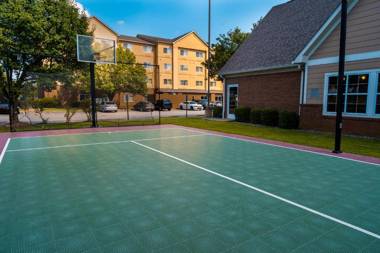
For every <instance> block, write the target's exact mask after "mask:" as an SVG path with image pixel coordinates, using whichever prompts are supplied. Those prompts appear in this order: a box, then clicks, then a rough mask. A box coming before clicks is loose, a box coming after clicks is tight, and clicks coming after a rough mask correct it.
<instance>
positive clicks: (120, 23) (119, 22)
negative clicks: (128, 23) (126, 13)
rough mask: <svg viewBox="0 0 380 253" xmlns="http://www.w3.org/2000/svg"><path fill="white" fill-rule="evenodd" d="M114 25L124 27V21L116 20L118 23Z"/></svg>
mask: <svg viewBox="0 0 380 253" xmlns="http://www.w3.org/2000/svg"><path fill="white" fill-rule="evenodd" d="M116 24H118V25H124V24H125V21H124V20H118V21H116Z"/></svg>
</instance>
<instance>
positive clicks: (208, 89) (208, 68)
mask: <svg viewBox="0 0 380 253" xmlns="http://www.w3.org/2000/svg"><path fill="white" fill-rule="evenodd" d="M207 47H208V51H207V107H210V99H211V94H210V58H211V0H208V42H207Z"/></svg>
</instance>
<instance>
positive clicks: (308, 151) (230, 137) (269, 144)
mask: <svg viewBox="0 0 380 253" xmlns="http://www.w3.org/2000/svg"><path fill="white" fill-rule="evenodd" d="M185 129H186V128H184V130H185ZM188 131H189V132H193V133H204V134H208V135H209V136H217V137H223V138H225V139H233V140H238V141H244V142H251V143H256V144H262V145H267V146H272V147H277V148H283V149H290V150H296V151H300V152H305V153H310V154H315V155H320V156H327V157H333V158H338V159H343V160H347V161H352V162H358V163H364V164H369V165H375V166H380V164H379V163H372V162H366V161H362V160H357V159H353V158H348V157H342V156H336V155H330V154H326V153H322V152H318V151H312V150H307V149H301V148H295V147H288V146H283V145H279V144H273V143H267V142H264V141H258V140H249V139H244V138H239V137H233V136H225V135H223V134H217V133H212V132H209V131H201V130H199V131H198V130H189V129H188ZM247 137H248V138H249V136H247ZM311 148H312V147H311Z"/></svg>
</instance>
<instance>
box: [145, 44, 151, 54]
mask: <svg viewBox="0 0 380 253" xmlns="http://www.w3.org/2000/svg"><path fill="white" fill-rule="evenodd" d="M144 52H145V53H152V52H153V47H151V46H144Z"/></svg>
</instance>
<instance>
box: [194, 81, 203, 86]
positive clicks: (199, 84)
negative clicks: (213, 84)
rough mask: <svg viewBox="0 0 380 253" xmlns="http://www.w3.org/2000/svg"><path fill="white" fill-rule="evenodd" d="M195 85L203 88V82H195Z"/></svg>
mask: <svg viewBox="0 0 380 253" xmlns="http://www.w3.org/2000/svg"><path fill="white" fill-rule="evenodd" d="M195 84H196V85H197V86H203V81H196V82H195Z"/></svg>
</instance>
